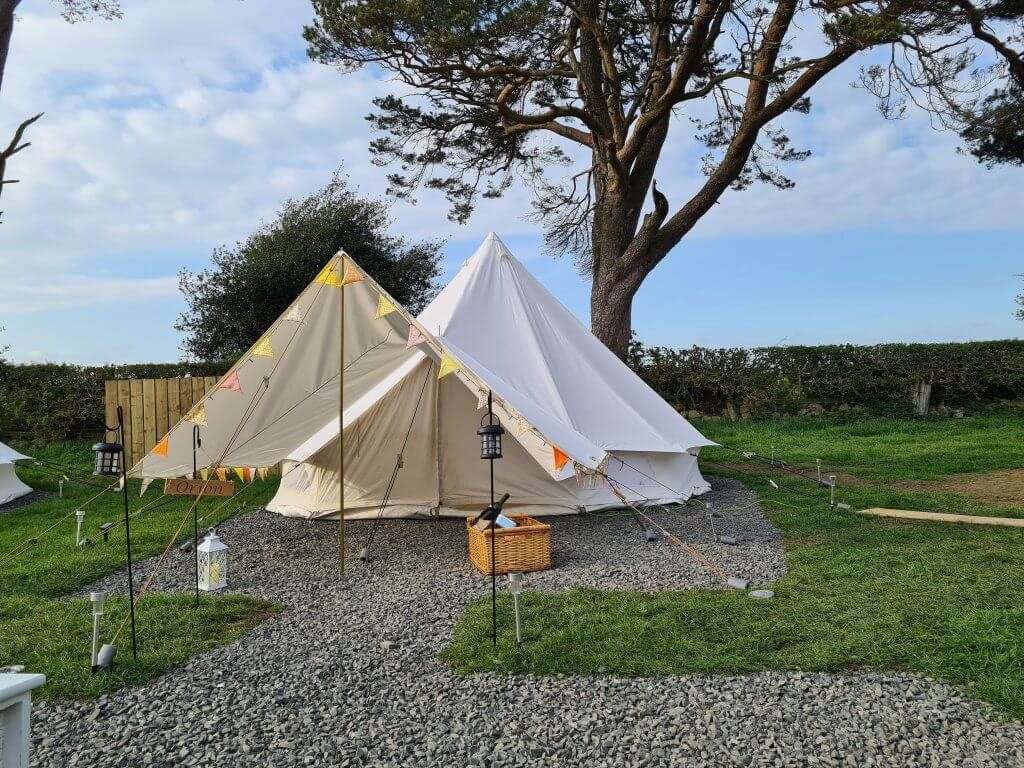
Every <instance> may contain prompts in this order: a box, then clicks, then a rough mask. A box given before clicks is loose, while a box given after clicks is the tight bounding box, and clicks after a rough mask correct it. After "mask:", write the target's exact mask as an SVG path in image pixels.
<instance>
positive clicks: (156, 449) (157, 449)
mask: <svg viewBox="0 0 1024 768" xmlns="http://www.w3.org/2000/svg"><path fill="white" fill-rule="evenodd" d="M167 447H168V442H167V435H164V438H163V440H161V441H160V442H159V443H157V444H156V445H154V446H153V453H155V454H156V455H157V456H166V455H167Z"/></svg>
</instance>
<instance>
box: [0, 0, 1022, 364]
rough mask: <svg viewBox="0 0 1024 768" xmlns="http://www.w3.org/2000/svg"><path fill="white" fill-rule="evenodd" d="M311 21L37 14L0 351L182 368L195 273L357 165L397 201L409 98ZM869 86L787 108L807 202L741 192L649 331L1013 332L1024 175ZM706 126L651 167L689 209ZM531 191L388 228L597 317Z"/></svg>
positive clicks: (764, 335) (297, 4)
mask: <svg viewBox="0 0 1024 768" xmlns="http://www.w3.org/2000/svg"><path fill="white" fill-rule="evenodd" d="M309 16H310V11H309V6H308V3H307V2H306V0H287V1H285V0H278V1H277V2H274V1H272V0H246V2H244V3H243V2H238V3H217V4H213V5H211V4H209V3H206V2H202V1H201V0H179V1H178V2H170V1H169V0H136V1H134V2H131V3H126V8H125V18H124V19H123V20H121V21H119V22H92V23H88V24H80V25H75V26H74V27H71V26H68V25H66V24H64V22H62V21H61V20H60V19H59V17H58V16H57V14H56V13H55V12H54V10H53V7H52V6H51V4H50V3H49V2H48V1H47V0H26V1H25V2H24V3H23V4H22V11H21V19H20V21H19V23H18V25H17V28H16V30H15V34H14V41H13V48H12V54H11V58H10V60H9V63H8V73H7V77H6V79H5V82H4V91H3V93H2V94H0V132H3V133H5V134H6V133H7V132H8V131H9V130H10V128H11V127H13V125H14V124H15V123H16V122H17V118H19V117H20V116H22V115H27V114H31V113H34V112H36V111H45V112H46V116H45V117H44V119H43V120H42V121H41V123H40V124H39V126H38V130H35V131H34V132H33V135H32V138H33V141H34V144H33V146H32V147H31V148H30V149H28V150H26V151H25V152H23V153H22V154H21V155H19V156H18V157H17V158H16V160H15V161H12V166H11V167H12V171H13V175H14V177H15V178H22V179H24V181H23V182H22V183H21V184H19V185H17V186H15V187H11V188H10V189H9V190H8V191H7V192H6V193H5V195H4V198H3V202H4V205H3V206H2V207H3V208H4V209H5V214H4V221H5V223H4V224H3V225H0V271H2V272H3V274H4V276H5V279H4V281H3V285H2V286H0V326H4V327H5V328H6V330H5V331H4V333H3V334H2V336H0V343H6V344H9V345H10V346H11V351H10V353H9V356H10V357H11V358H12V359H14V360H19V361H30V360H53V361H69V362H83V363H91V362H106V361H115V362H116V361H157V360H173V359H178V358H179V357H180V352H179V349H178V343H179V338H178V336H177V334H176V333H175V331H174V330H173V324H174V320H175V319H176V317H177V315H178V313H179V312H180V311H182V309H183V302H182V300H181V298H180V296H179V295H178V293H177V288H176V285H177V279H176V275H177V273H178V271H179V270H180V269H181V268H187V269H193V270H194V269H198V268H201V267H203V266H204V265H205V264H206V263H207V260H208V258H209V253H210V251H211V249H212V248H213V247H215V246H216V245H218V244H222V243H231V242H234V241H235V240H237V239H240V238H242V237H244V236H245V235H246V234H247V233H248V232H249V231H251V230H252V229H253V228H254V227H255V226H256V225H257V224H258V223H259V221H260V220H261V218H269V217H272V216H273V213H274V211H275V210H276V209H277V207H278V206H279V205H280V203H281V201H282V200H283V199H285V198H287V197H289V196H296V195H303V194H306V193H308V192H310V191H312V190H313V189H315V188H317V187H319V186H321V185H323V184H324V183H326V182H327V180H328V179H329V178H330V176H331V174H332V172H333V171H334V169H335V168H336V167H337V166H338V165H339V164H341V163H344V165H345V168H346V169H347V171H348V172H349V173H350V175H351V178H352V181H353V183H354V184H356V185H357V186H358V187H359V188H360V190H361V191H362V192H364V193H366V194H369V195H382V194H383V192H384V188H385V182H384V179H383V173H382V172H381V171H380V170H378V169H376V168H374V167H373V166H372V165H371V164H370V162H369V158H368V155H367V150H366V147H367V142H368V140H369V138H370V134H369V130H368V127H367V125H366V123H365V121H364V120H363V116H364V115H365V114H366V113H367V112H368V111H369V109H370V99H371V98H372V97H373V96H374V95H376V94H380V93H384V92H387V91H388V90H390V89H393V88H394V86H393V85H392V84H390V83H388V82H385V81H383V80H381V79H380V78H379V77H375V76H374V75H373V74H372V73H368V72H362V73H356V74H349V75H342V74H340V73H338V72H336V71H334V70H331V69H329V68H326V67H322V66H320V65H317V64H313V63H312V62H309V61H308V60H307V59H306V58H305V55H304V52H303V44H302V40H301V36H300V34H301V26H302V23H303V22H304V21H306V20H308V18H309ZM196 19H202V24H201V25H197V24H196V23H195V22H196ZM855 75H856V70H855V68H850V69H848V70H847V71H843V72H839V73H836V74H835V75H834V76H833V78H832V79H831V80H829V81H826V83H825V84H824V86H823V87H822V89H821V90H820V91H819V92H818V93H817V94H815V107H814V111H813V114H812V116H811V117H810V118H803V117H794V118H787V119H788V120H789V122H788V123H787V127H788V128H789V129H790V131H791V134H792V136H793V138H794V142H795V143H796V145H797V146H801V147H808V148H810V149H811V150H812V151H813V153H814V154H813V156H812V158H811V159H810V160H808V161H806V162H804V163H801V164H798V165H794V166H790V167H789V168H788V169H787V170H788V174H789V175H790V176H791V177H792V178H793V179H794V180H795V181H796V182H797V188H796V189H795V190H793V191H789V192H780V191H777V190H772V189H768V188H755V189H753V190H751V191H748V192H744V193H730V194H728V195H726V197H725V198H723V200H722V203H721V205H719V206H717V207H716V209H715V210H714V211H713V212H712V214H710V215H709V216H708V217H707V218H706V220H705V221H703V222H701V224H700V225H699V227H698V228H697V230H695V232H694V233H693V235H692V236H691V237H690V238H688V239H687V240H686V241H684V243H683V244H682V245H680V246H679V247H678V248H677V249H676V251H675V252H674V253H673V254H672V255H671V256H670V257H669V258H668V259H667V260H666V261H665V262H664V263H663V264H662V265H661V266H660V267H659V268H658V269H657V270H656V272H655V273H654V275H653V276H652V277H651V278H650V279H649V280H648V281H647V283H646V284H645V286H644V287H643V289H642V290H641V292H640V294H639V296H638V297H637V301H636V303H635V307H634V326H635V328H636V330H637V332H638V333H639V335H640V337H641V338H642V339H643V340H644V341H646V342H648V343H651V344H663V345H673V346H684V345H690V344H702V345H729V346H734V345H735V346H749V345H762V344H775V343H780V342H781V343H789V344H797V343H818V342H857V343H870V342H877V341H944V340H964V339H991V338H1007V337H1017V336H1020V335H1021V331H1022V330H1024V325H1022V324H1021V323H1019V322H1017V321H1016V320H1015V319H1014V318H1013V310H1014V303H1013V298H1014V295H1015V294H1016V293H1018V292H1019V291H1020V289H1021V288H1024V283H1021V282H1020V281H1019V279H1018V278H1016V277H1015V275H1016V274H1017V273H1019V272H1024V259H1022V258H1021V255H1022V250H1024V249H1022V247H1021V234H1022V229H1024V222H1022V220H1021V216H1020V199H1021V196H1020V189H1021V186H1022V181H1024V171H1021V170H1019V169H1006V168H1004V169H997V170H995V171H986V170H985V169H984V168H982V167H980V166H978V165H977V164H976V163H974V162H973V161H972V160H970V159H969V158H967V157H963V156H960V155H957V154H956V152H955V147H956V142H955V137H952V136H948V135H945V134H941V133H938V132H936V131H934V130H933V129H932V128H931V126H930V125H929V124H928V121H927V119H926V118H925V117H924V116H921V115H912V116H911V117H910V118H908V119H907V120H904V121H900V122H897V123H892V122H885V121H883V120H882V119H881V117H880V116H879V115H878V113H877V111H876V110H875V106H874V104H873V103H872V101H871V99H870V98H869V97H868V96H867V94H865V93H863V92H860V91H856V90H854V89H852V88H851V87H850V85H849V83H850V81H851V80H853V79H854V77H855ZM691 133H692V131H691V130H689V129H688V128H687V127H686V125H685V121H682V120H681V121H680V123H679V124H678V125H677V138H676V139H675V140H674V142H673V143H672V144H671V145H670V147H669V148H668V150H667V152H666V155H665V158H664V161H663V163H662V166H661V168H660V170H659V175H658V182H659V187H660V188H663V189H665V190H666V192H667V194H668V195H669V198H670V200H672V201H674V202H676V203H677V204H678V202H679V201H680V200H681V199H682V198H683V196H684V195H685V194H687V192H688V191H692V190H693V188H694V185H695V184H697V183H698V182H699V178H700V177H699V157H700V154H701V151H700V148H699V147H697V146H696V145H695V143H694V142H693V141H692V137H691V136H690V134H691ZM529 199H530V198H529V194H528V192H527V191H526V190H524V189H520V188H514V189H513V190H512V191H511V193H510V194H509V195H508V196H507V197H506V198H505V199H503V200H500V201H495V202H486V203H484V204H483V205H481V207H480V209H479V210H478V212H477V214H476V215H475V216H474V218H473V219H472V220H471V222H470V223H469V224H468V225H467V226H464V227H459V226H456V225H454V224H451V223H449V222H448V221H447V220H446V218H445V215H444V214H445V203H444V201H443V200H442V199H439V198H437V197H436V196H431V195H424V196H423V197H422V198H421V199H420V202H419V203H418V204H417V205H415V206H411V205H407V204H404V203H402V204H396V205H395V207H394V210H393V214H394V217H395V224H394V227H393V229H394V231H395V232H396V233H400V234H404V235H407V236H409V237H411V238H414V239H415V238H426V237H430V238H441V239H444V240H445V241H446V246H445V267H446V274H451V273H452V272H454V270H455V269H456V268H457V267H458V265H459V264H460V263H461V262H462V261H463V260H464V259H465V257H466V256H467V255H468V254H469V253H471V252H472V251H473V250H474V249H475V248H476V246H477V245H478V244H479V242H480V240H482V239H483V237H484V236H485V235H486V233H487V231H488V230H491V229H493V230H495V231H497V232H498V233H499V234H500V235H501V236H502V237H503V239H505V241H506V242H507V243H508V244H509V246H510V247H511V248H512V249H513V251H514V252H515V253H517V255H518V256H519V257H520V258H521V259H522V260H523V261H524V262H526V264H527V266H528V268H529V269H531V270H532V271H533V272H534V273H535V274H537V276H538V277H539V278H540V279H541V281H542V282H543V283H544V284H545V285H546V286H547V287H548V288H549V289H550V290H551V291H552V292H554V293H555V295H556V296H558V298H559V299H561V300H562V301H563V302H564V303H565V304H566V305H567V306H568V307H569V308H570V309H571V310H572V311H574V312H575V313H576V314H577V315H578V316H579V317H580V318H581V319H582V320H583V321H584V322H586V320H587V311H588V285H587V283H586V281H585V280H584V279H583V278H581V277H580V276H579V275H578V274H577V272H576V270H575V269H574V267H573V266H572V264H571V262H570V261H569V260H568V259H557V260H556V259H552V258H550V257H548V256H546V255H544V254H543V252H542V248H541V246H542V242H541V236H540V235H541V232H540V229H539V226H538V225H537V224H535V223H534V222H532V221H530V220H529V219H528V218H527V215H528V214H529V212H530V207H529Z"/></svg>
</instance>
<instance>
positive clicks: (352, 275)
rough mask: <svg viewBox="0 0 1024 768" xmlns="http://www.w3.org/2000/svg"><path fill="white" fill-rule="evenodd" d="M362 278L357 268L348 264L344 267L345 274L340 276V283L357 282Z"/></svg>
mask: <svg viewBox="0 0 1024 768" xmlns="http://www.w3.org/2000/svg"><path fill="white" fill-rule="evenodd" d="M362 279H363V276H362V274H360V272H359V270H358V269H356V268H355V267H353V266H352V265H351V264H349V265H348V266H346V267H345V276H344V277H342V278H341V284H342V285H348V284H349V283H358V282H359V281H360V280H362Z"/></svg>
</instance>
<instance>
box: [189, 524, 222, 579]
mask: <svg viewBox="0 0 1024 768" xmlns="http://www.w3.org/2000/svg"><path fill="white" fill-rule="evenodd" d="M196 551H197V552H198V554H199V588H200V589H201V590H203V591H204V592H215V591H216V590H218V589H224V587H226V586H227V585H228V546H227V544H225V543H224V542H223V541H221V540H220V538H219V537H218V536H217V532H216V531H215V530H214V529H213V528H211V529H210V532H209V533H208V534H206V538H205V539H203V541H202V542H201V543H200V544H199V547H198V548H197V550H196Z"/></svg>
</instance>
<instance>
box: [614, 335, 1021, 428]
mask: <svg viewBox="0 0 1024 768" xmlns="http://www.w3.org/2000/svg"><path fill="white" fill-rule="evenodd" d="M630 361H631V365H632V366H633V368H634V369H635V370H636V371H637V372H638V373H639V374H640V375H641V376H642V377H643V378H644V380H646V381H647V383H648V384H650V385H651V387H653V388H654V390H655V391H657V392H658V393H659V394H660V395H661V396H662V397H664V398H665V399H666V400H667V401H668V402H669V403H671V404H672V405H674V406H676V407H677V408H680V409H686V410H689V409H694V410H698V411H700V412H702V413H716V414H717V413H720V412H723V411H725V412H727V413H729V414H730V415H734V416H735V415H741V416H742V415H756V414H758V413H765V412H789V411H794V410H799V408H800V407H801V406H803V405H805V404H807V403H811V402H814V403H821V404H824V405H830V404H839V403H846V404H849V405H851V406H852V405H862V406H874V405H880V404H890V403H908V402H909V401H910V396H911V390H912V389H913V388H914V387H916V385H917V383H918V382H920V381H925V382H928V383H930V384H931V385H932V398H931V402H932V405H933V406H936V405H943V404H944V405H947V406H959V405H969V404H975V403H985V402H995V401H998V400H1003V399H1020V398H1024V340H1008V341H979V342H967V343H962V344H954V343H949V344H877V345H874V346H855V345H852V344H840V345H826V346H814V347H799V346H793V347H761V348H756V349H705V348H701V347H693V348H692V349H670V348H666V347H644V346H643V345H640V344H634V346H633V349H632V351H631V360H630Z"/></svg>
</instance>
